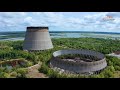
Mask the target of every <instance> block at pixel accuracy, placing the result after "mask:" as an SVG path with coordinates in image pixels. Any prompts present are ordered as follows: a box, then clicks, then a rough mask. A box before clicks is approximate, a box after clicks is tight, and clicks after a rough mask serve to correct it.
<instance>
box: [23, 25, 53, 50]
mask: <svg viewBox="0 0 120 90" xmlns="http://www.w3.org/2000/svg"><path fill="white" fill-rule="evenodd" d="M48 29H49V28H48V27H27V30H26V34H25V39H24V43H23V50H27V51H39V50H47V49H51V48H53V44H52V41H51V38H50V34H49V31H48Z"/></svg>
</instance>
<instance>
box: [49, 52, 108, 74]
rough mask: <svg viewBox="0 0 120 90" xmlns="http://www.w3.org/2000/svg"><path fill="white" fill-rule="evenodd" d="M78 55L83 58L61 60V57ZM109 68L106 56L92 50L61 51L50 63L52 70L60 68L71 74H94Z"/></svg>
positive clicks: (56, 53)
mask: <svg viewBox="0 0 120 90" xmlns="http://www.w3.org/2000/svg"><path fill="white" fill-rule="evenodd" d="M70 54H73V55H75V54H77V55H80V56H81V57H82V58H81V57H79V58H78V57H77V58H74V59H73V58H72V59H71V58H65V59H61V58H59V56H62V55H68V57H69V56H70ZM106 66H107V63H106V60H105V56H104V55H103V54H102V53H99V52H95V51H91V50H59V51H56V52H54V53H53V58H52V60H51V61H50V67H51V68H53V69H54V68H59V69H61V70H64V71H67V72H71V73H79V74H82V73H91V72H92V73H94V72H97V71H100V70H102V69H104V68H105V67H106Z"/></svg>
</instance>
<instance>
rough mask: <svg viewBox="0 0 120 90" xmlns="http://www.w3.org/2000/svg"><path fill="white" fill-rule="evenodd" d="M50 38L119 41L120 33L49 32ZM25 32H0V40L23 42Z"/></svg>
mask: <svg viewBox="0 0 120 90" xmlns="http://www.w3.org/2000/svg"><path fill="white" fill-rule="evenodd" d="M49 33H50V37H51V38H81V37H82V38H83V37H91V38H104V39H108V38H109V39H119V40H120V33H112V32H83V31H74V32H72V31H50V32H49ZM24 38H25V31H17V32H15V31H14V32H0V40H2V41H4V40H12V41H15V40H24Z"/></svg>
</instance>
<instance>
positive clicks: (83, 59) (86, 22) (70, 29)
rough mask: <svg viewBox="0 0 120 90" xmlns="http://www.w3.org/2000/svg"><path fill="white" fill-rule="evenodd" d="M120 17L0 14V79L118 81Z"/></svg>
mask: <svg viewBox="0 0 120 90" xmlns="http://www.w3.org/2000/svg"><path fill="white" fill-rule="evenodd" d="M119 24H120V13H119V12H0V78H120V26H119Z"/></svg>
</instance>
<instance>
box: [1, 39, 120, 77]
mask: <svg viewBox="0 0 120 90" xmlns="http://www.w3.org/2000/svg"><path fill="white" fill-rule="evenodd" d="M52 43H53V46H54V48H53V49H50V50H44V51H39V52H26V51H23V48H22V47H23V41H0V62H6V61H8V60H9V61H10V60H13V59H20V60H21V59H22V60H25V61H27V64H26V65H24V66H19V67H13V68H12V69H9V68H7V67H6V66H1V67H0V78H29V77H27V76H26V74H27V72H28V71H27V69H26V67H29V66H32V65H35V64H37V63H38V62H42V66H41V67H40V68H39V72H41V73H44V74H46V75H47V76H48V77H49V78H118V77H120V59H118V58H116V57H113V56H108V55H107V54H109V53H112V52H114V51H117V50H120V40H117V39H116V40H112V39H98V38H52ZM63 49H87V50H94V51H98V52H101V53H103V54H105V57H106V60H107V64H108V66H107V67H106V68H105V69H104V70H103V71H101V73H99V74H93V75H80V74H79V75H73V74H69V75H68V74H59V73H58V72H57V71H54V70H53V69H51V68H50V67H49V61H50V60H51V59H52V53H53V52H54V51H57V50H63Z"/></svg>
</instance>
